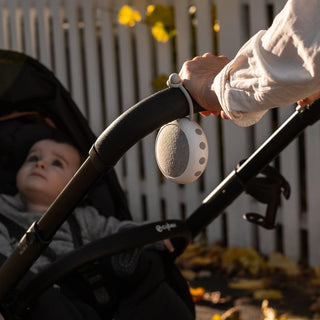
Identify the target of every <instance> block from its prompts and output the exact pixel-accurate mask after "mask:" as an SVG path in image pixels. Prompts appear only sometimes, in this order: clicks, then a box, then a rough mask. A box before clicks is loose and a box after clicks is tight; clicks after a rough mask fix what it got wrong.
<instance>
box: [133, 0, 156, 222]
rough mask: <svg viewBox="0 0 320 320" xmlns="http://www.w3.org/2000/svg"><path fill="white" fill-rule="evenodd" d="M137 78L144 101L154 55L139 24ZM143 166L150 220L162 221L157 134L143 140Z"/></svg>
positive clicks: (138, 6) (141, 4)
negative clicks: (157, 162)
mask: <svg viewBox="0 0 320 320" xmlns="http://www.w3.org/2000/svg"><path fill="white" fill-rule="evenodd" d="M135 8H136V9H137V10H138V11H139V12H141V13H142V15H143V14H144V12H146V8H147V1H145V0H144V1H138V2H137V3H136V4H135ZM135 38H136V56H137V77H138V96H139V97H138V99H139V100H142V99H144V98H146V97H148V96H150V95H151V94H152V93H153V90H152V79H153V78H154V72H153V64H154V61H153V55H152V50H151V49H152V47H151V36H150V29H149V26H147V25H145V24H138V25H137V26H136V28H135ZM141 145H142V151H143V152H142V165H143V169H144V177H143V186H144V188H143V194H144V196H145V202H146V203H145V206H146V211H147V212H148V219H150V220H152V221H155V220H160V219H161V207H160V201H159V183H158V167H157V164H156V159H155V132H153V133H151V134H149V135H148V136H147V137H146V138H144V139H142V141H141Z"/></svg>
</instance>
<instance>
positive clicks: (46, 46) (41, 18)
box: [35, 0, 52, 70]
mask: <svg viewBox="0 0 320 320" xmlns="http://www.w3.org/2000/svg"><path fill="white" fill-rule="evenodd" d="M35 7H36V9H37V23H38V25H37V27H38V29H37V30H38V31H37V33H38V34H39V40H38V47H39V56H38V59H39V60H40V61H41V62H42V63H43V64H44V65H45V66H46V67H47V68H49V69H51V70H52V57H51V50H50V43H51V34H50V25H49V19H50V12H49V10H48V8H47V7H46V1H44V0H35Z"/></svg>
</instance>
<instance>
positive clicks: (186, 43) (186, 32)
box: [174, 0, 192, 70]
mask: <svg viewBox="0 0 320 320" xmlns="http://www.w3.org/2000/svg"><path fill="white" fill-rule="evenodd" d="M174 5H175V7H174V13H175V23H176V32H177V36H176V45H177V69H178V70H179V69H180V68H181V67H182V65H183V63H184V61H186V60H188V59H191V58H192V51H191V33H190V32H191V30H190V20H189V18H188V17H189V13H188V12H189V7H188V1H186V0H176V1H175V2H174Z"/></svg>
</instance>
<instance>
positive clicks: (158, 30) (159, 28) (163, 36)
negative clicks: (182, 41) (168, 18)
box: [152, 22, 170, 42]
mask: <svg viewBox="0 0 320 320" xmlns="http://www.w3.org/2000/svg"><path fill="white" fill-rule="evenodd" d="M152 34H153V36H154V38H155V39H156V40H158V41H160V42H167V41H168V40H169V38H170V35H169V33H168V31H167V30H166V28H165V26H164V24H163V23H162V22H156V23H155V24H154V26H153V27H152Z"/></svg>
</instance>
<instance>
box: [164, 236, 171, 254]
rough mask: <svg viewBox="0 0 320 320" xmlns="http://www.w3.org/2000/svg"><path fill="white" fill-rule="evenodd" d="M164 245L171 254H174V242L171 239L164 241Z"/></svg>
mask: <svg viewBox="0 0 320 320" xmlns="http://www.w3.org/2000/svg"><path fill="white" fill-rule="evenodd" d="M163 243H164V245H165V246H166V248H167V249H168V251H169V252H174V246H173V244H172V242H171V241H170V239H165V240H163Z"/></svg>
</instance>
